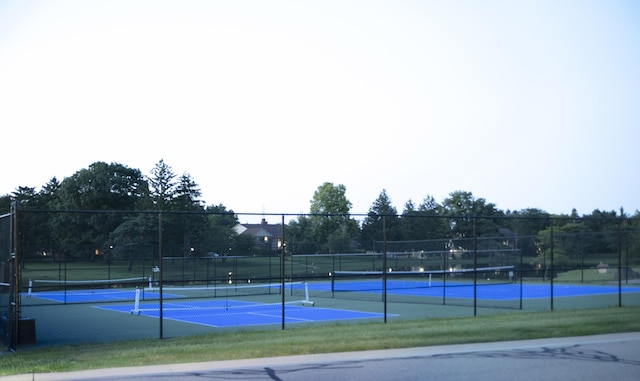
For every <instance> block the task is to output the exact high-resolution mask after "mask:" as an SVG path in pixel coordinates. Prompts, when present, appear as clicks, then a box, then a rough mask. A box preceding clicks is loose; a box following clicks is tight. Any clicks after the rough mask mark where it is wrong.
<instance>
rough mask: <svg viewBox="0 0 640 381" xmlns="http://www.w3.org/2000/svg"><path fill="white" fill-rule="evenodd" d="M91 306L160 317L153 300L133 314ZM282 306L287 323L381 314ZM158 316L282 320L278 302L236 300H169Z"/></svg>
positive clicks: (221, 323)
mask: <svg viewBox="0 0 640 381" xmlns="http://www.w3.org/2000/svg"><path fill="white" fill-rule="evenodd" d="M95 308H99V309H103V310H108V311H115V312H120V313H127V314H130V315H132V319H136V318H139V317H140V316H144V317H152V318H160V309H159V308H158V304H157V303H155V304H143V305H141V306H140V308H139V310H138V313H137V314H136V313H135V310H134V309H133V308H134V305H133V304H131V303H129V304H119V305H110V306H95ZM284 308H285V314H284V316H285V323H287V324H290V323H310V322H323V321H338V320H339V321H346V320H355V319H373V318H380V317H382V316H383V315H382V314H380V313H372V312H361V311H350V310H341V309H334V308H320V307H312V306H304V305H302V304H301V303H300V305H295V304H293V303H289V304H285V305H284ZM138 315H139V316H138ZM162 318H163V319H168V320H173V321H179V322H186V323H192V324H200V325H205V326H210V327H240V326H256V325H269V324H280V323H281V322H282V304H280V303H272V304H262V303H255V302H245V301H239V300H203V301H184V302H181V301H180V302H171V303H164V304H163V309H162Z"/></svg>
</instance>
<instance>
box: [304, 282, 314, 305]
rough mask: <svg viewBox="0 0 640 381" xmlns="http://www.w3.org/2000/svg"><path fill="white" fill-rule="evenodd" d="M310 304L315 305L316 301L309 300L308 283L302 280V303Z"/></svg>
mask: <svg viewBox="0 0 640 381" xmlns="http://www.w3.org/2000/svg"><path fill="white" fill-rule="evenodd" d="M307 304H310V305H312V306H315V305H316V302H313V301H311V300H309V283H308V282H304V300H303V301H302V305H303V306H304V305H307Z"/></svg>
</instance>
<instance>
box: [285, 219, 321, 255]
mask: <svg viewBox="0 0 640 381" xmlns="http://www.w3.org/2000/svg"><path fill="white" fill-rule="evenodd" d="M286 231H287V237H286V240H287V251H288V252H289V253H291V254H308V253H315V252H317V251H318V246H317V244H316V243H315V241H314V239H313V234H312V229H311V218H309V217H307V216H298V219H297V220H291V221H289V224H287V230H286Z"/></svg>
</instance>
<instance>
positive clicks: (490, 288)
mask: <svg viewBox="0 0 640 381" xmlns="http://www.w3.org/2000/svg"><path fill="white" fill-rule="evenodd" d="M308 288H309V291H310V292H313V291H321V292H331V284H330V283H326V282H323V283H309V284H308ZM521 290H522V298H523V299H537V298H550V297H551V286H550V284H523V285H522V288H521V287H520V284H519V283H504V284H483V283H479V284H478V286H477V287H476V297H477V298H478V299H482V300H519V299H520V293H521ZM333 291H334V292H335V293H336V294H338V293H342V292H362V293H373V294H381V293H382V281H381V280H371V281H339V282H335V285H334V289H333ZM621 291H622V292H623V293H633V292H640V287H633V286H624V287H622V288H621ZM617 293H618V287H617V286H598V285H573V284H558V283H556V284H554V287H553V296H554V297H576V296H589V295H607V294H617ZM387 294H389V295H410V296H423V297H440V298H441V297H443V296H445V297H447V298H461V299H473V297H474V287H473V284H472V283H460V282H455V281H451V282H446V283H445V284H443V283H442V282H441V281H437V282H432V284H431V286H430V287H429V286H427V285H426V284H425V282H424V281H422V282H420V281H405V280H387ZM337 297H339V296H337Z"/></svg>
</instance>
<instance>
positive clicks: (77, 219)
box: [52, 162, 148, 257]
mask: <svg viewBox="0 0 640 381" xmlns="http://www.w3.org/2000/svg"><path fill="white" fill-rule="evenodd" d="M56 194H57V197H56V206H57V208H58V209H62V210H66V211H68V212H63V213H57V214H56V215H55V216H54V217H53V218H52V228H53V235H54V237H55V238H57V240H58V241H59V242H60V244H61V247H62V249H63V250H64V251H65V252H67V254H70V255H72V256H77V257H92V256H93V253H94V251H95V250H96V249H98V248H100V247H104V246H105V245H106V243H107V242H108V241H109V239H110V234H111V232H112V231H113V230H115V229H116V228H117V227H118V226H119V225H120V224H121V223H123V222H124V220H125V219H126V218H127V216H126V214H124V213H100V212H99V211H116V210H120V211H122V210H130V211H133V210H135V209H136V208H137V206H138V205H140V203H143V202H144V200H145V199H146V198H147V197H148V187H147V183H146V181H145V179H144V177H143V176H142V174H141V173H140V170H138V169H132V168H129V167H126V166H124V165H122V164H117V163H111V164H107V163H104V162H96V163H93V164H91V165H90V166H89V168H86V169H82V170H80V171H78V172H76V173H75V174H73V175H72V176H70V177H68V178H66V179H64V180H63V181H62V183H61V184H60V188H59V189H58V190H57V192H56ZM72 211H77V212H72ZM88 211H94V212H92V213H88Z"/></svg>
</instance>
